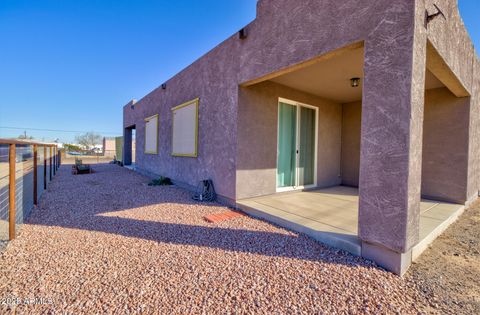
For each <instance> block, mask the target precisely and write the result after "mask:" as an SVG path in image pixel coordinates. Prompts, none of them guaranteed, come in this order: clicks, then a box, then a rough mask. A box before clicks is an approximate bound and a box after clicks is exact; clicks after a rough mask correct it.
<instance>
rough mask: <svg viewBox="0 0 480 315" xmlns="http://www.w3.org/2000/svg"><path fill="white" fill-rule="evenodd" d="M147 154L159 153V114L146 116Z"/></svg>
mask: <svg viewBox="0 0 480 315" xmlns="http://www.w3.org/2000/svg"><path fill="white" fill-rule="evenodd" d="M144 149H145V151H144V152H145V154H157V153H158V115H153V116H150V117H147V118H145V147H144Z"/></svg>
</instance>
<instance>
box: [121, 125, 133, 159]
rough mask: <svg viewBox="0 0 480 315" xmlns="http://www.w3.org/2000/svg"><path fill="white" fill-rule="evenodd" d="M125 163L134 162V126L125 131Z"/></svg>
mask: <svg viewBox="0 0 480 315" xmlns="http://www.w3.org/2000/svg"><path fill="white" fill-rule="evenodd" d="M122 161H123V165H131V164H132V128H125V129H124V131H123V158H122Z"/></svg>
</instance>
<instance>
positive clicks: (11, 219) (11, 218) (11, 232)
mask: <svg viewBox="0 0 480 315" xmlns="http://www.w3.org/2000/svg"><path fill="white" fill-rule="evenodd" d="M8 153H9V154H8V162H9V188H8V191H9V196H8V198H9V200H8V205H9V207H8V225H9V229H8V236H9V239H10V240H13V239H14V238H15V219H16V215H15V175H16V174H15V162H16V158H15V157H16V150H15V144H10V148H9V152H8Z"/></svg>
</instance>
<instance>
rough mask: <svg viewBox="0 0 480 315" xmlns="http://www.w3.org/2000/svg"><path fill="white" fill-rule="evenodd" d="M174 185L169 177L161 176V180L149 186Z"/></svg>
mask: <svg viewBox="0 0 480 315" xmlns="http://www.w3.org/2000/svg"><path fill="white" fill-rule="evenodd" d="M169 185H173V183H172V181H171V180H170V178H168V177H164V176H160V178H159V179H154V180H152V181H151V182H150V183H148V186H169Z"/></svg>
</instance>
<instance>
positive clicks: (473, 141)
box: [467, 54, 480, 202]
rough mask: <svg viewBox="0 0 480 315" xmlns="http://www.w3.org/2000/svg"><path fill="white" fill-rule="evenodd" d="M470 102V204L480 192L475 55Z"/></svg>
mask: <svg viewBox="0 0 480 315" xmlns="http://www.w3.org/2000/svg"><path fill="white" fill-rule="evenodd" d="M470 99H471V101H470V123H469V133H470V134H469V159H468V187H467V199H468V202H472V201H474V200H475V199H476V198H477V197H478V194H479V190H480V59H478V58H477V55H476V54H475V62H474V69H473V76H472V96H471V98H470Z"/></svg>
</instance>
